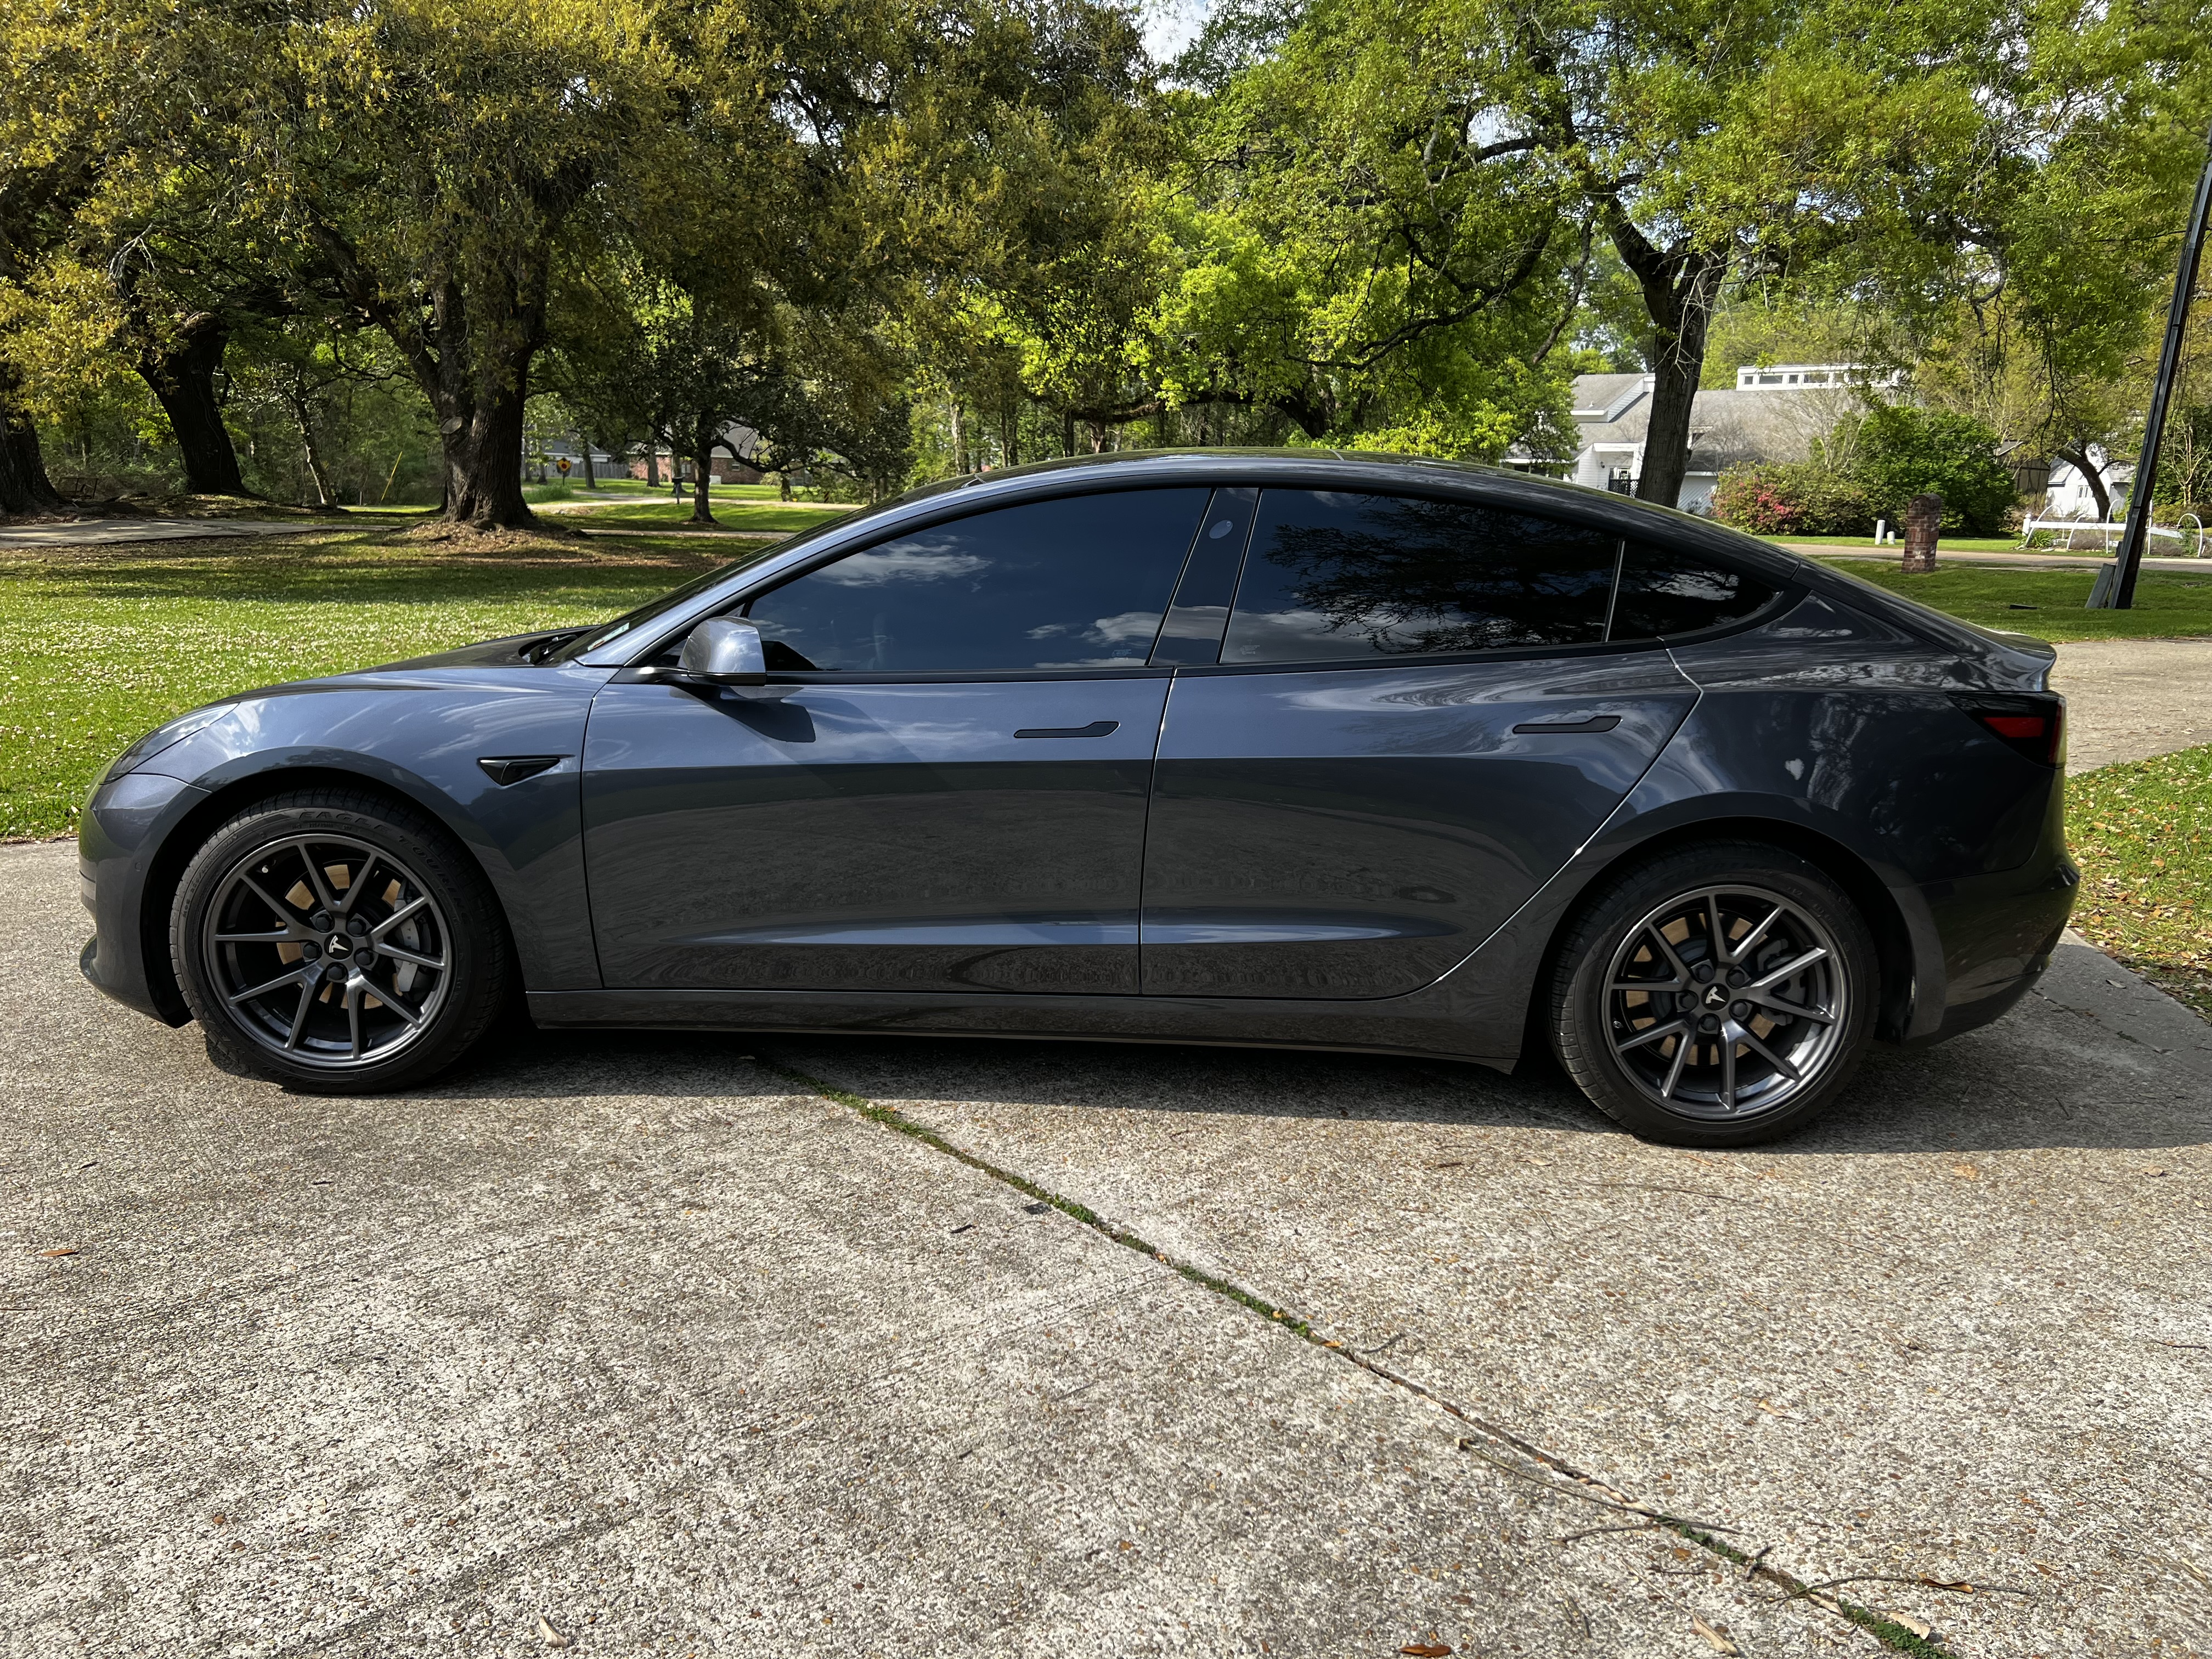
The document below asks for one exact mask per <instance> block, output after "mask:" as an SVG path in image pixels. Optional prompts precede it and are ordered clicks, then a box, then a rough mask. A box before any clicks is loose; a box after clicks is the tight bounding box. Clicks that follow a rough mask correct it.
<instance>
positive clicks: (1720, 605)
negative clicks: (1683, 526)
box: [1609, 542, 1775, 640]
mask: <svg viewBox="0 0 2212 1659" xmlns="http://www.w3.org/2000/svg"><path fill="white" fill-rule="evenodd" d="M1774 592H1775V590H1774V589H1773V588H1772V587H1771V586H1768V585H1767V584H1766V583H1765V582H1762V581H1760V580H1758V579H1757V578H1756V577H1753V576H1747V575H1745V574H1743V573H1742V572H1741V571H1738V570H1729V569H1727V568H1723V567H1722V566H1720V565H1717V564H1709V563H1707V562H1705V560H1704V559H1701V558H1699V556H1697V555H1696V554H1694V553H1678V552H1675V551H1674V550H1672V549H1669V548H1664V547H1652V546H1650V545H1649V544H1645V543H1643V542H1631V543H1629V544H1628V547H1627V550H1626V552H1625V553H1624V554H1623V556H1622V557H1621V562H1620V595H1619V597H1618V598H1616V599H1614V600H1613V632H1612V634H1611V635H1610V636H1609V637H1611V638H1613V639H1616V640H1652V639H1660V638H1662V637H1665V636H1667V635H1679V634H1695V633H1699V632H1700V631H1701V630H1703V629H1708V628H1718V627H1720V626H1721V625H1722V624H1723V623H1732V622H1738V621H1741V619H1742V618H1744V617H1748V616H1749V615H1751V614H1752V612H1753V611H1756V610H1758V609H1759V607H1760V606H1761V605H1765V603H1766V602H1767V601H1768V600H1769V599H1772V598H1773V597H1774Z"/></svg>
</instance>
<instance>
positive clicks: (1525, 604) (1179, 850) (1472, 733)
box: [1143, 489, 1770, 998]
mask: <svg viewBox="0 0 2212 1659" xmlns="http://www.w3.org/2000/svg"><path fill="white" fill-rule="evenodd" d="M1685 584H1687V586H1685ZM1678 590H1680V594H1679V595H1678V594H1677V591H1678ZM1235 592H1236V599H1235V604H1234V607H1233V611H1231V614H1230V617H1229V619H1228V624H1227V628H1226V632H1225V639H1224V640H1223V642H1222V645H1221V647H1220V649H1219V653H1218V659H1217V660H1215V661H1214V662H1213V663H1212V665H1205V664H1197V665H1192V664H1191V662H1190V655H1189V647H1188V643H1187V642H1186V643H1185V644H1184V646H1183V647H1182V648H1183V650H1184V652H1185V655H1184V656H1183V658H1182V661H1183V662H1184V663H1185V664H1186V665H1184V666H1182V667H1179V668H1178V669H1177V672H1176V683H1175V686H1174V689H1173V690H1172V692H1171V694H1170V698H1169V702H1168V709H1167V717H1166V720H1165V722H1164V726H1163V728H1162V732H1161V741H1160V750H1159V758H1158V765H1157V767H1156V769H1155V774H1154V783H1153V795H1152V817H1151V823H1150V827H1149V829H1148V833H1147V837H1146V857H1145V901H1144V923H1143V939H1144V988H1145V990H1146V992H1147V993H1149V994H1157V995H1185V996H1246V997H1290V998H1309V997H1316V998H1355V997H1387V996H1395V995H1400V994H1404V993H1407V992H1409V991H1413V990H1416V989H1418V988H1419V987H1421V986H1423V985H1425V984H1427V983H1429V982H1430V981H1432V980H1434V979H1436V978H1437V977H1438V976H1439V975H1442V974H1443V973H1445V972H1447V971H1448V970H1449V969H1451V968H1452V967H1453V966H1455V964H1456V963H1459V962H1460V961H1461V960H1462V959H1463V958H1464V957H1467V956H1468V954H1469V953H1470V952H1471V951H1474V949H1475V948H1476V947H1477V946H1478V945H1480V944H1481V943H1482V941H1483V940H1484V939H1486V937H1487V936H1488V935H1489V934H1490V933H1492V931H1493V930H1495V929H1496V928H1497V927H1498V926H1499V925H1500V924H1501V923H1503V922H1504V921H1505V920H1506V919H1507V918H1508V917H1510V915H1512V914H1513V912H1514V911H1515V910H1516V908H1518V907H1519V906H1520V905H1521V904H1522V902H1524V901H1525V900H1526V899H1527V898H1528V896H1530V895H1531V894H1532V893H1534V891H1535V890H1536V889H1537V888H1538V887H1539V886H1541V884H1543V883H1544V881H1546V880H1547V878H1549V877H1550V876H1551V875H1553V873H1554V872H1556V871H1557V870H1558V869H1559V866H1561V865H1562V864H1563V863H1565V860H1567V859H1568V858H1569V857H1570V856H1571V854H1573V852H1574V851H1575V849H1576V848H1577V847H1579V846H1580V845H1581V844H1582V843H1583V842H1584V841H1585V840H1587V839H1588V838H1589V836H1590V835H1591V834H1592V833H1593V832H1595V829H1597V828H1598V826H1599V825H1600V824H1601V823H1602V822H1603V821H1604V820H1605V818H1606V817H1607V815H1608V814H1609V813H1611V812H1612V811H1613V808H1614V807H1615V806H1616V805H1619V804H1620V800H1621V799H1623V797H1624V796H1626V793H1628V791H1629V789H1630V788H1631V787H1632V786H1633V784H1634V783H1635V781H1636V780H1637V779H1638V777H1639V776H1641V775H1642V774H1643V773H1644V769H1646V768H1647V767H1648V766H1649V765H1650V763H1651V761H1652V760H1653V758H1654V757H1656V755H1657V754H1658V752H1659V750H1660V749H1661V748H1662V746H1663V745H1664V744H1666V742H1667V740H1668V738H1669V737H1671V736H1672V735H1673V733H1674V730H1675V728H1676V727H1677V726H1679V725H1680V723H1681V721H1682V720H1683V718H1684V717H1685V715H1686V714H1687V713H1688V712H1689V709H1690V708H1691V706H1692V704H1693V703H1694V702H1695V701H1696V699H1697V691H1696V689H1695V688H1694V687H1693V686H1692V684H1690V683H1689V681H1688V680H1687V679H1686V678H1684V677H1683V676H1682V675H1681V674H1680V672H1679V671H1677V670H1676V669H1675V668H1674V665H1673V662H1672V660H1671V659H1669V657H1668V654H1667V653H1666V651H1665V650H1664V648H1663V647H1662V646H1661V645H1660V644H1659V641H1658V640H1657V638H1656V635H1658V634H1659V633H1660V632H1662V629H1670V628H1672V627H1674V625H1675V624H1676V623H1680V622H1683V621H1686V620H1687V619H1689V618H1690V617H1691V615H1692V612H1694V613H1695V614H1696V617H1697V618H1698V620H1697V621H1696V622H1695V623H1694V624H1693V625H1695V626H1710V625H1711V624H1712V623H1714V622H1716V621H1721V620H1726V619H1727V617H1729V616H1731V615H1741V614H1747V613H1748V612H1749V611H1752V610H1755V609H1756V608H1758V606H1759V605H1761V604H1763V603H1764V602H1765V599H1767V598H1768V597H1770V590H1767V589H1765V588H1763V587H1761V586H1759V585H1758V584H1757V583H1755V582H1753V581H1752V580H1751V579H1749V578H1747V577H1743V576H1741V575H1738V574H1734V573H1729V572H1721V571H1714V570H1710V569H1705V568H1699V570H1696V571H1691V572H1688V573H1687V574H1686V572H1685V570H1684V569H1682V568H1676V565H1675V564H1674V563H1671V562H1668V560H1667V559H1666V558H1665V557H1664V556H1662V555H1660V554H1658V553H1657V552H1656V551H1655V550H1650V549H1648V548H1642V547H1638V546H1636V545H1633V544H1624V543H1623V542H1621V541H1620V539H1619V538H1616V537H1614V536H1613V534H1612V533H1611V532H1604V531H1600V530H1595V529H1591V528H1587V527H1584V526H1579V525H1575V524H1571V523H1567V522H1565V521H1562V520H1553V519H1549V518H1546V517H1543V516H1541V515H1535V514H1530V513H1521V512H1516V511H1510V510H1508V509H1505V508H1503V507H1493V506H1487V505H1482V504H1477V503H1471V502H1467V501H1444V500H1430V499H1425V498H1419V497H1414V496H1402V495H1375V494H1358V493H1347V492H1340V491H1316V490H1281V489H1269V490H1267V492H1266V493H1265V494H1264V495H1262V496H1261V499H1260V501H1259V503H1258V511H1257V513H1256V517H1255V522H1254V528H1253V531H1252V536H1251V544H1250V549H1249V554H1248V556H1246V558H1245V560H1244V562H1243V568H1242V576H1241V580H1239V581H1238V582H1237V585H1236V588H1235ZM1670 595H1676V596H1677V598H1676V599H1670V598H1669V596H1670ZM1684 595H1686V597H1681V596H1684ZM1678 600H1679V602H1678ZM1669 605H1672V608H1671V609H1670V608H1669Z"/></svg>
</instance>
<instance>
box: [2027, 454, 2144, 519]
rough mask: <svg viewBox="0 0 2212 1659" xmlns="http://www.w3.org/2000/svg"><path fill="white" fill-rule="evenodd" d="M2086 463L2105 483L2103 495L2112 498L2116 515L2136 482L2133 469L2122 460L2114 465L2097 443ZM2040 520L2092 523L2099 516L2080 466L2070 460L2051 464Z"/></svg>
mask: <svg viewBox="0 0 2212 1659" xmlns="http://www.w3.org/2000/svg"><path fill="white" fill-rule="evenodd" d="M2089 464H2090V465H2092V466H2093V467H2095V468H2096V469H2097V471H2098V472H2099V473H2100V475H2101V476H2102V477H2103V478H2104V481H2105V493H2106V495H2108V496H2109V497H2111V499H2112V510H2113V511H2114V512H2115V513H2118V512H2122V511H2124V509H2125V507H2126V504H2127V499H2128V486H2129V485H2130V484H2131V483H2134V482H2135V476H2136V470H2135V468H2134V466H2133V465H2130V464H2129V463H2127V462H2125V461H2121V462H2118V463H2115V462H2114V461H2112V459H2110V458H2109V457H2108V456H2106V453H2105V451H2104V447H2103V446H2101V445H2099V444H2091V445H2090V446H2089ZM2036 516H2037V517H2038V518H2039V519H2081V520H2087V521H2089V522H2092V523H2093V522H2095V521H2096V520H2098V519H2099V518H2100V517H2101V516H2102V515H2101V514H2100V513H2099V512H2098V511H2097V497H2096V496H2095V495H2094V494H2093V493H2092V492H2091V490H2090V489H2089V483H2088V480H2087V479H2086V478H2084V477H2082V476H2081V469H2080V468H2079V467H2076V466H2075V465H2073V464H2072V463H2071V462H2069V461H2053V462H2052V463H2051V485H2050V491H2049V493H2048V494H2047V495H2045V498H2044V503H2043V510H2042V511H2041V512H2039V513H2037V514H2036Z"/></svg>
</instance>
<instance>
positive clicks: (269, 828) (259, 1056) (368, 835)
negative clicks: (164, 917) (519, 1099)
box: [169, 796, 507, 1094]
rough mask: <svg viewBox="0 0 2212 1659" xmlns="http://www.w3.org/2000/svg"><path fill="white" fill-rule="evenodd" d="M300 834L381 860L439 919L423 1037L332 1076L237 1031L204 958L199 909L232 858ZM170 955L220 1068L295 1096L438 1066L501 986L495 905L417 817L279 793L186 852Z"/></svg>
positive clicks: (449, 846) (398, 1082)
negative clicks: (443, 981)
mask: <svg viewBox="0 0 2212 1659" xmlns="http://www.w3.org/2000/svg"><path fill="white" fill-rule="evenodd" d="M301 835H331V836H345V837H347V838H349V839H350V840H355V841H362V842H368V844H369V845H371V846H373V847H376V848H381V849H383V850H384V851H386V852H387V853H389V854H391V855H392V857H393V858H395V859H398V860H399V861H400V862H401V863H403V864H404V865H406V866H408V867H409V868H410V870H412V871H413V872H415V873H416V876H417V878H419V879H420V880H421V881H422V884H424V886H425V887H426V888H428V890H431V892H432V895H433V896H434V897H435V900H436V902H437V903H438V905H439V908H441V910H442V911H443V913H444V915H445V917H446V919H447V935H448V937H447V949H448V950H449V951H450V952H451V953H452V967H451V969H449V975H448V981H447V985H448V989H447V993H446V995H445V996H444V998H443V999H442V1000H441V1002H440V1004H439V1006H438V1008H437V1010H436V1012H434V1013H433V1014H432V1015H431V1017H430V1024H429V1029H428V1030H426V1031H424V1032H423V1033H422V1035H421V1036H418V1037H417V1038H416V1040H415V1041H414V1042H410V1043H409V1044H407V1045H406V1047H405V1048H402V1049H400V1050H399V1051H398V1053H396V1054H393V1055H392V1058H391V1059H390V1060H382V1061H371V1062H370V1063H369V1064H367V1065H364V1066H358V1067H346V1068H343V1069H337V1068H327V1067H324V1066H311V1065H307V1064H304V1063H301V1062H296V1061H291V1060H286V1059H285V1058H284V1057H283V1055H281V1054H277V1053H276V1052H275V1051H273V1050H271V1049H270V1048H266V1047H264V1045H263V1044H261V1043H260V1042H256V1041H255V1040H254V1038H253V1037H252V1036H250V1035H249V1034H248V1033H247V1032H246V1030H245V1029H244V1028H243V1027H242V1025H241V1024H240V1021H239V1019H238V1018H237V1017H236V1016H235V1015H234V1014H233V1013H232V1012H231V1010H230V1008H229V1006H228V1004H227V1003H226V1002H225V1001H224V1000H223V997H222V994H221V992H220V990H219V988H218V987H219V986H220V983H221V981H219V980H218V979H217V978H216V976H215V975H214V973H213V971H212V969H211V967H210V964H209V963H207V961H206V960H205V956H204V952H205V949H206V947H205V945H204V937H205V933H206V921H207V915H208V910H209V907H210V906H211V905H212V904H213V903H214V902H215V900H216V894H217V893H218V891H219V890H221V888H222V883H223V880H224V878H226V877H227V876H228V874H229V873H230V872H231V871H232V870H234V868H236V867H237V866H238V865H239V863H240V861H241V860H245V859H247V858H250V857H251V856H252V855H253V854H256V853H258V852H259V851H260V850H262V849H263V848H267V847H269V846H270V845H272V844H274V843H276V842H281V841H284V840H287V839H289V838H291V837H293V836H301ZM169 952H170V957H171V962H172V964H173V968H174V969H175V972H176V975H177V983H178V986H179V988H180V989H181V990H182V991H183V993H184V997H185V1004H186V1006H189V1007H190V1008H191V1012H192V1016H193V1018H195V1019H197V1021H198V1022H199V1025H200V1030H201V1031H202V1033H203V1035H204V1037H205V1039H206V1041H207V1043H208V1046H209V1048H210V1049H211V1050H212V1051H214V1053H215V1054H216V1057H217V1059H218V1060H220V1061H221V1062H222V1063H223V1064H224V1066H225V1067H226V1069H228V1070H230V1071H233V1072H246V1073H252V1075H255V1076H258V1077H263V1078H266V1079H269V1080H270V1081H271V1082H275V1083H279V1084H282V1085H284V1086H285V1087H286V1088H288V1089H291V1090H294V1091H297V1092H300V1093H305V1094H370V1093H381V1092H384V1091H390V1090H394V1089H400V1088H404V1087H406V1086H408V1085H410V1084H413V1083H417V1082H420V1081H422V1080H423V1079H426V1078H428V1077H430V1076H432V1075H434V1074H435V1073H438V1072H440V1071H442V1070H444V1069H445V1068H446V1067H447V1066H450V1065H451V1064H452V1063H453V1061H454V1060H457V1059H459V1057H460V1055H461V1054H462V1053H463V1052H464V1051H465V1049H466V1048H469V1047H470V1046H471V1044H472V1043H473V1042H475V1041H476V1039H477V1037H478V1036H481V1035H482V1033H483V1030H484V1028H485V1026H486V1025H488V1024H489V1023H490V1020H491V1017H492V1015H493V1014H494V1013H495V1012H497V1009H498V1007H499V1005H500V1002H501V999H502V997H503V995H504V992H505V986H506V981H507V973H506V968H507V952H506V944H505V938H504V933H503V930H502V929H501V926H500V923H499V921H498V914H497V908H496V906H495V903H494V902H493V901H492V899H491V896H490V894H489V889H488V887H487V885H486V884H485V882H484V880H483V877H482V875H481V874H480V873H479V872H477V870H476V869H475V868H474V866H473V862H472V861H471V860H469V859H468V857H467V854H465V853H464V852H463V851H462V850H461V849H460V848H458V847H455V846H454V845H453V843H452V842H451V840H450V838H449V837H447V836H445V835H444V834H443V833H442V832H441V831H440V830H438V829H435V827H434V826H432V825H431V824H429V823H428V822H427V821H425V820H423V819H422V818H421V817H419V816H418V815H416V814H415V813H412V812H410V811H405V810H404V809H403V808H399V807H397V806H389V807H387V806H386V805H383V804H382V803H380V802H376V801H373V800H368V799H353V800H337V799H329V798H327V797H317V796H289V797H287V796H280V797H277V798H276V799H270V800H267V801H263V802H260V803H258V804H257V805H253V806H251V807H249V808H247V809H246V810H245V811H242V812H240V814H239V815H238V816H237V817H233V818H232V819H230V820H229V821H228V823H224V824H223V825H222V827H221V828H220V829H216V832H215V833H214V834H213V835H211V836H209V838H208V839H207V841H206V842H204V843H203V844H202V845H201V847H200V848H199V850H198V851H197V853H195V854H193V855H192V858H191V862H190V863H189V864H187V865H186V866H185V872H184V875H183V878H181V880H179V883H178V885H177V892H176V896H175V899H174V901H173V903H172V905H171V908H170V916H169Z"/></svg>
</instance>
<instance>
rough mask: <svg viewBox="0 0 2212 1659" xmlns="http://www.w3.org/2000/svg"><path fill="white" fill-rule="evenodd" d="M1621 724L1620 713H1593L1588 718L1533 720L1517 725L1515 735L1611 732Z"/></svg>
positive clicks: (1534, 736)
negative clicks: (1524, 724) (1523, 724)
mask: <svg viewBox="0 0 2212 1659" xmlns="http://www.w3.org/2000/svg"><path fill="white" fill-rule="evenodd" d="M1618 725H1620V715H1618V714H1593V715H1591V716H1590V717H1589V719H1588V720H1552V721H1545V720H1531V721H1529V722H1528V724H1527V725H1526V726H1515V727H1514V728H1513V735H1514V736H1516V737H1525V738H1541V737H1558V736H1564V735H1565V734H1566V733H1567V732H1610V731H1612V730H1613V727H1614V726H1618Z"/></svg>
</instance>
